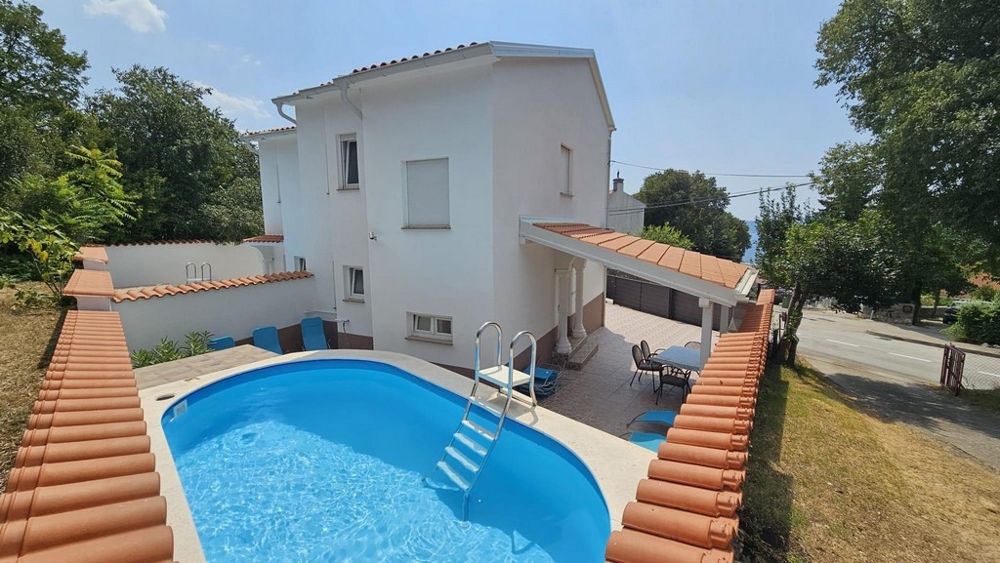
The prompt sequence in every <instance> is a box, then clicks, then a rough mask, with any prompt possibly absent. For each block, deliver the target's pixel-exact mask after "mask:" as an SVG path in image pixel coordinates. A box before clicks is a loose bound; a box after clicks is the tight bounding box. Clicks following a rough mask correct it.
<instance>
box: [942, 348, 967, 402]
mask: <svg viewBox="0 0 1000 563" xmlns="http://www.w3.org/2000/svg"><path fill="white" fill-rule="evenodd" d="M964 371H965V352H963V351H961V350H959V349H958V348H956V347H955V345H954V344H949V345H947V346H945V347H944V358H943V359H942V360H941V385H943V386H945V387H947V388H948V390H949V391H951V392H952V393H954V394H955V396H958V393H959V391H961V390H962V373H963V372H964Z"/></svg>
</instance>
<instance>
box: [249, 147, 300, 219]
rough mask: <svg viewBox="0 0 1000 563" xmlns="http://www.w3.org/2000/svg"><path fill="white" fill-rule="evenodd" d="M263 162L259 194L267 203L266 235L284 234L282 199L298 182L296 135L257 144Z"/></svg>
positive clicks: (265, 211) (265, 208) (259, 157)
mask: <svg viewBox="0 0 1000 563" xmlns="http://www.w3.org/2000/svg"><path fill="white" fill-rule="evenodd" d="M257 147H258V150H257V153H258V162H259V163H260V193H261V201H262V202H263V204H264V233H262V234H269V235H280V234H282V233H284V227H283V221H282V215H281V213H282V211H281V209H282V205H281V204H282V197H283V196H284V192H285V191H288V190H296V189H297V186H298V182H299V157H298V152H297V150H296V136H295V133H294V132H289V133H283V134H281V135H278V136H273V137H265V138H263V139H260V140H259V141H258V143H257Z"/></svg>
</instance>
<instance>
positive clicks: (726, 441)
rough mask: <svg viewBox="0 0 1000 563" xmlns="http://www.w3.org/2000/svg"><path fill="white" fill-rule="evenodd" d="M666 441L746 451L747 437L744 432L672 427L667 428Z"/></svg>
mask: <svg viewBox="0 0 1000 563" xmlns="http://www.w3.org/2000/svg"><path fill="white" fill-rule="evenodd" d="M667 441H668V442H672V443H675V444H687V445H689V446H702V447H706V448H715V449H719V450H727V451H728V450H734V451H738V452H742V451H746V449H747V443H748V442H749V439H748V438H747V436H746V435H745V434H732V433H726V432H708V431H705V430H690V429H687V428H677V427H673V428H670V429H668V430H667Z"/></svg>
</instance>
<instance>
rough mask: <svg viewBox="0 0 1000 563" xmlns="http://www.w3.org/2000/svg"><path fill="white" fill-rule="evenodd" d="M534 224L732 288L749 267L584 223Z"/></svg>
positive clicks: (737, 283)
mask: <svg viewBox="0 0 1000 563" xmlns="http://www.w3.org/2000/svg"><path fill="white" fill-rule="evenodd" d="M535 226H536V227H539V228H542V229H545V230H547V231H551V232H553V233H557V234H560V235H563V236H567V237H570V238H574V239H577V240H579V241H581V242H586V243H588V244H592V245H594V246H597V247H599V248H603V249H606V250H612V251H614V252H617V253H619V254H622V255H624V256H629V257H632V258H637V259H639V260H642V261H643V262H648V263H650V264H655V265H657V266H660V267H662V268H666V269H668V270H673V271H675V272H680V273H682V274H686V275H689V276H694V277H696V278H699V279H701V280H704V281H707V282H710V283H714V284H716V285H720V286H722V287H726V288H729V289H736V286H738V285H739V283H740V280H742V279H743V275H744V274H745V273H746V271H747V270H748V269H749V267H748V266H746V265H745V264H739V263H736V262H733V261H731V260H726V259H724V258H717V257H715V256H710V255H708V254H701V253H699V252H694V251H693V250H685V249H683V248H680V247H676V246H669V245H666V244H662V243H658V242H656V243H654V242H651V241H647V240H644V239H641V238H639V237H636V236H632V235H628V234H624V233H619V232H617V231H613V230H611V229H605V228H602V227H594V226H592V225H587V224H584V223H535Z"/></svg>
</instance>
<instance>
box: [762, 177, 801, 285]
mask: <svg viewBox="0 0 1000 563" xmlns="http://www.w3.org/2000/svg"><path fill="white" fill-rule="evenodd" d="M808 215H809V210H808V208H806V207H805V206H803V205H800V204H799V203H798V202H797V201H796V196H795V185H794V184H788V185H786V186H785V189H784V190H783V191H781V192H780V193H779V197H778V198H777V199H775V198H772V197H771V195H770V193H768V194H767V195H765V192H763V191H761V192H760V212H759V214H758V216H757V219H756V224H757V248H756V251H755V255H754V264H755V265H756V266H757V269H758V270H759V271H760V274H761V276H763V277H764V279H766V280H768V281H769V282H772V283H775V284H779V285H785V286H791V285H793V281H792V280H791V279H789V278H787V277H786V274H787V272H786V271H785V270H784V269H783V267H782V263H781V260H782V259H783V258H784V256H785V241H786V240H787V239H788V231H789V229H791V228H792V225H797V224H800V223H803V222H804V221H805V219H806V217H808Z"/></svg>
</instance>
